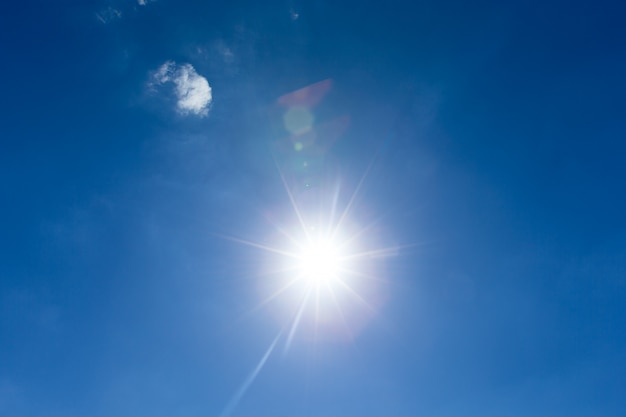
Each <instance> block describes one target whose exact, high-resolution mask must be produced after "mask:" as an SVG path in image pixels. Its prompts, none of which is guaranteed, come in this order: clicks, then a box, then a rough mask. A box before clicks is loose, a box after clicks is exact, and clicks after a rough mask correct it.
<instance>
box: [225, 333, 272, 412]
mask: <svg viewBox="0 0 626 417" xmlns="http://www.w3.org/2000/svg"><path fill="white" fill-rule="evenodd" d="M282 334H283V332H282V331H280V332H279V333H278V336H276V338H275V339H274V341H273V342H272V344H271V345H270V347H269V348H268V349H267V351H266V352H265V354H264V355H263V357H262V358H261V360H260V361H259V363H258V364H257V366H256V367H255V368H254V369H253V370H252V372H251V373H250V375H248V377H247V378H246V380H245V381H244V382H243V384H242V385H241V387H239V389H238V390H237V392H235V395H233V396H232V398H231V399H230V401H229V402H228V404H227V405H226V407H225V408H224V411H222V413H221V414H220V417H228V416H229V415H230V414H231V413H232V412H233V410H234V409H235V407H237V405H238V404H239V402H240V401H241V399H242V398H243V396H244V395H245V393H246V391H248V389H249V388H250V385H252V383H253V382H254V380H255V379H256V377H257V376H258V375H259V372H261V369H263V367H264V366H265V363H266V362H267V360H268V358H269V357H270V355H271V354H272V352H273V351H274V348H275V347H276V343H278V340H279V339H280V337H281V336H282Z"/></svg>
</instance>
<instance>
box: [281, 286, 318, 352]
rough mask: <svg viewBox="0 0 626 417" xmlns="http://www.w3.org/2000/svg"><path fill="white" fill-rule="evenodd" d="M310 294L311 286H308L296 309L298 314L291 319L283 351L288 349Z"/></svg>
mask: <svg viewBox="0 0 626 417" xmlns="http://www.w3.org/2000/svg"><path fill="white" fill-rule="evenodd" d="M310 295H311V287H310V286H309V288H308V289H307V292H306V294H305V295H304V299H303V300H302V304H301V305H300V308H299V309H298V314H297V315H296V317H295V319H294V320H293V324H292V325H291V330H289V336H288V337H287V342H286V343H285V350H284V352H287V351H288V350H289V347H290V346H291V342H292V340H293V336H294V335H295V334H296V330H297V329H298V324H300V319H301V318H302V313H304V309H305V307H306V305H307V302H308V301H309V296H310Z"/></svg>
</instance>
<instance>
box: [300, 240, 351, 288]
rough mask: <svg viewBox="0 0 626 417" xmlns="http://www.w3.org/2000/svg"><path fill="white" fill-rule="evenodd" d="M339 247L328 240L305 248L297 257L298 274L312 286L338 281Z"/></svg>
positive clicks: (339, 267)
mask: <svg viewBox="0 0 626 417" xmlns="http://www.w3.org/2000/svg"><path fill="white" fill-rule="evenodd" d="M341 264H342V256H341V251H340V249H339V247H338V246H337V245H336V244H335V242H333V241H332V240H330V239H322V240H318V241H315V242H312V243H311V244H309V245H308V246H306V247H305V248H304V249H303V250H302V253H300V255H299V256H298V265H297V268H298V270H299V271H298V272H299V273H300V274H301V276H302V278H303V279H305V280H306V281H307V283H308V284H310V285H312V286H322V285H329V284H331V283H332V281H334V280H336V279H339V274H340V272H341V267H342V265H341Z"/></svg>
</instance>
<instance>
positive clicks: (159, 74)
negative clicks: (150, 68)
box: [151, 61, 213, 117]
mask: <svg viewBox="0 0 626 417" xmlns="http://www.w3.org/2000/svg"><path fill="white" fill-rule="evenodd" d="M152 80H153V81H152V83H151V85H152V86H154V85H162V84H165V83H168V82H172V83H174V86H175V87H176V88H175V93H176V99H177V101H176V107H177V108H178V112H179V113H181V114H190V113H191V114H195V115H196V116H201V117H202V116H206V115H207V114H208V113H209V106H210V105H211V101H212V100H213V95H212V92H211V86H210V85H209V82H208V81H207V80H206V78H204V77H203V76H201V75H200V74H198V73H197V72H196V70H195V69H194V67H193V66H192V65H191V64H180V65H179V64H176V63H175V62H174V61H167V62H165V63H164V64H163V65H161V66H160V67H159V69H158V70H156V71H155V72H154V73H153V74H152Z"/></svg>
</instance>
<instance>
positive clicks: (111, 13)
mask: <svg viewBox="0 0 626 417" xmlns="http://www.w3.org/2000/svg"><path fill="white" fill-rule="evenodd" d="M121 17H122V12H121V11H119V10H118V9H114V8H113V7H107V8H106V9H103V10H101V11H99V12H97V13H96V19H98V20H99V21H100V22H102V23H104V24H107V23H110V22H112V21H114V20H117V19H119V18H121Z"/></svg>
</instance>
